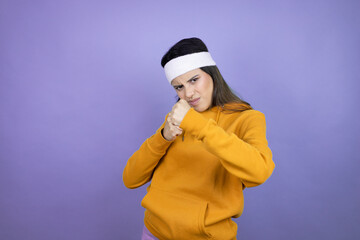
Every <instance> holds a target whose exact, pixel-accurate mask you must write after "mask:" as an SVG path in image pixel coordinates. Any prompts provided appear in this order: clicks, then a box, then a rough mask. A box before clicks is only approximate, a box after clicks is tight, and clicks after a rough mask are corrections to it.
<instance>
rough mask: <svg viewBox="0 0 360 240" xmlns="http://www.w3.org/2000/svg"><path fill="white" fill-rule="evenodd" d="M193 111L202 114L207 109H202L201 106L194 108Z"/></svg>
mask: <svg viewBox="0 0 360 240" xmlns="http://www.w3.org/2000/svg"><path fill="white" fill-rule="evenodd" d="M194 109H195V111H197V112H204V111H206V110H207V108H205V107H202V106H195V107H194Z"/></svg>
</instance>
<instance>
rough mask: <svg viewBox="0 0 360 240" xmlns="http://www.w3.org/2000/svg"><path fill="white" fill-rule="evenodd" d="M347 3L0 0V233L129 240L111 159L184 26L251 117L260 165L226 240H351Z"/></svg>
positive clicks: (137, 136)
mask: <svg viewBox="0 0 360 240" xmlns="http://www.w3.org/2000/svg"><path fill="white" fill-rule="evenodd" d="M359 9H360V2H359V1H341V0H337V1H332V0H318V1H316V0H301V1H300V0H298V1H289V0H288V1H285V0H284V1H280V0H273V1H265V0H259V1H254V0H247V1H223V2H221V1H213V2H212V1H108V0H105V1H104V0H103V1H85V0H79V1H70V0H67V1H57V2H56V1H45V0H42V1H40V0H39V1H36V0H35V1H25V0H24V1H14V0H1V2H0V239H4V240H27V239H29V240H33V239H36V240H48V239H84V240H92V239H96V240H100V239H101V240H102V239H106V240H112V239H114V240H115V239H125V240H136V239H140V234H141V230H142V226H143V211H144V209H143V208H142V207H141V206H140V202H141V199H142V197H143V196H144V194H145V192H146V189H145V187H142V188H139V189H136V190H129V189H126V188H125V187H124V185H123V183H122V171H123V168H124V166H125V164H126V161H127V159H128V158H129V157H130V156H131V154H132V153H133V152H134V151H136V150H137V149H138V147H139V146H140V145H141V143H142V142H143V141H144V140H145V139H146V138H147V137H149V136H150V135H151V134H153V132H154V131H155V130H156V129H157V128H158V126H160V124H161V123H162V122H163V120H164V116H165V114H166V113H167V112H169V111H170V110H171V107H172V105H173V104H174V102H175V92H174V91H173V90H172V88H171V87H170V86H169V84H168V83H167V81H166V79H165V76H164V73H163V69H162V68H161V66H160V59H161V57H162V55H163V54H164V53H165V52H166V50H167V49H168V48H169V47H170V46H171V45H172V44H174V43H175V42H177V41H178V40H180V39H182V38H185V37H192V36H198V37H200V38H202V39H203V40H204V41H205V42H206V44H207V45H208V47H209V50H210V52H211V53H212V55H213V57H214V59H215V61H216V62H217V64H218V66H219V69H220V70H221V72H222V74H223V76H224V77H225V79H226V80H227V82H228V83H229V85H230V86H232V88H233V89H234V90H235V91H236V92H238V93H239V94H240V95H241V96H242V97H243V98H244V99H245V100H247V101H249V102H250V103H251V104H252V105H253V106H254V107H255V108H256V109H258V110H260V111H262V112H264V113H265V115H266V118H267V126H268V132H267V136H268V140H269V144H270V147H271V149H272V150H273V154H274V161H275V163H276V168H275V171H274V173H273V175H272V177H271V178H270V179H269V180H268V181H267V182H266V183H265V184H264V185H262V186H259V187H257V188H253V189H247V190H245V210H244V213H243V215H242V216H241V217H240V218H239V219H236V222H237V223H238V224H239V231H238V238H239V239H295V240H297V239H299V240H300V239H301V240H303V239H356V238H357V239H359V238H360V229H359V227H358V225H359V223H360V177H359V170H360V169H359V168H360V161H359V160H360V157H359V147H360V139H359V136H360V127H359V106H358V104H359V102H360V97H359V90H360V88H359V80H360V67H359V66H360V27H359V26H360V24H359V23H360V21H359V20H360V15H359Z"/></svg>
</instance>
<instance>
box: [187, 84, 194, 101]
mask: <svg viewBox="0 0 360 240" xmlns="http://www.w3.org/2000/svg"><path fill="white" fill-rule="evenodd" d="M193 95H194V88H193V87H192V86H188V87H187V88H186V89H185V97H186V99H192V96H193Z"/></svg>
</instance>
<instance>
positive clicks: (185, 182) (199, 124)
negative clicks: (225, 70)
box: [123, 38, 275, 240]
mask: <svg viewBox="0 0 360 240" xmlns="http://www.w3.org/2000/svg"><path fill="white" fill-rule="evenodd" d="M161 65H162V66H163V67H164V70H165V75H166V77H167V79H168V81H169V82H170V84H171V85H172V86H173V87H174V89H175V91H176V93H177V95H178V97H179V101H178V102H177V103H176V104H175V105H174V106H173V108H172V111H171V112H170V113H169V114H168V115H167V116H166V118H165V122H164V123H163V124H162V126H161V127H160V128H159V129H158V130H157V131H156V133H155V134H154V135H153V136H151V137H150V138H148V139H147V140H146V141H145V142H144V143H143V144H142V145H141V147H140V148H139V150H138V151H136V152H135V153H134V154H133V155H132V156H131V157H130V158H129V160H128V162H127V165H126V167H125V169H124V173H123V180H124V183H125V185H126V186H127V187H128V188H137V187H140V186H142V185H143V184H145V183H147V182H149V181H151V184H150V185H149V187H148V189H147V194H146V196H145V197H144V199H143V200H142V202H141V205H142V206H143V207H144V208H145V209H146V210H145V219H144V223H145V226H144V233H143V239H161V240H170V239H176V240H197V239H219V240H230V239H236V234H237V225H236V223H235V222H234V221H232V220H231V218H236V217H239V216H240V215H241V213H242V211H243V203H244V198H243V190H244V189H245V188H246V187H254V186H257V185H259V184H261V183H263V182H265V181H266V180H267V179H268V178H269V177H270V175H271V173H272V171H273V169H274V166H275V165H274V163H273V161H272V153H271V150H270V148H269V147H268V142H267V140H266V124H265V117H264V115H263V114H262V113H261V112H259V111H256V110H253V109H252V108H251V106H250V104H248V103H247V102H245V101H243V100H241V99H240V98H239V97H237V96H236V95H235V94H234V93H233V92H232V91H231V90H230V88H229V86H228V85H227V84H226V82H225V81H224V79H223V77H222V76H221V74H220V72H219V70H218V68H217V67H216V64H215V62H214V60H213V59H212V57H211V55H210V53H209V52H208V49H207V47H206V45H205V44H204V43H203V42H202V41H201V40H200V39H198V38H188V39H183V40H181V41H179V42H178V43H176V44H175V45H174V46H173V47H171V48H170V50H169V51H168V52H167V53H166V54H165V55H164V56H163V58H162V60H161Z"/></svg>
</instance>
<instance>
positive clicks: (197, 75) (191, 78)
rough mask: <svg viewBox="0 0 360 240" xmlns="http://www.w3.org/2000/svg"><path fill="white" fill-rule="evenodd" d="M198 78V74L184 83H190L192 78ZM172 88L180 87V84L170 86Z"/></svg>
mask: <svg viewBox="0 0 360 240" xmlns="http://www.w3.org/2000/svg"><path fill="white" fill-rule="evenodd" d="M198 76H199V74H196V75H195V76H193V77H192V78H190V79H189V80H187V81H186V82H190V81H191V80H193V79H194V78H196V77H198ZM172 86H173V87H174V88H176V87H181V86H182V84H180V85H172Z"/></svg>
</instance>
